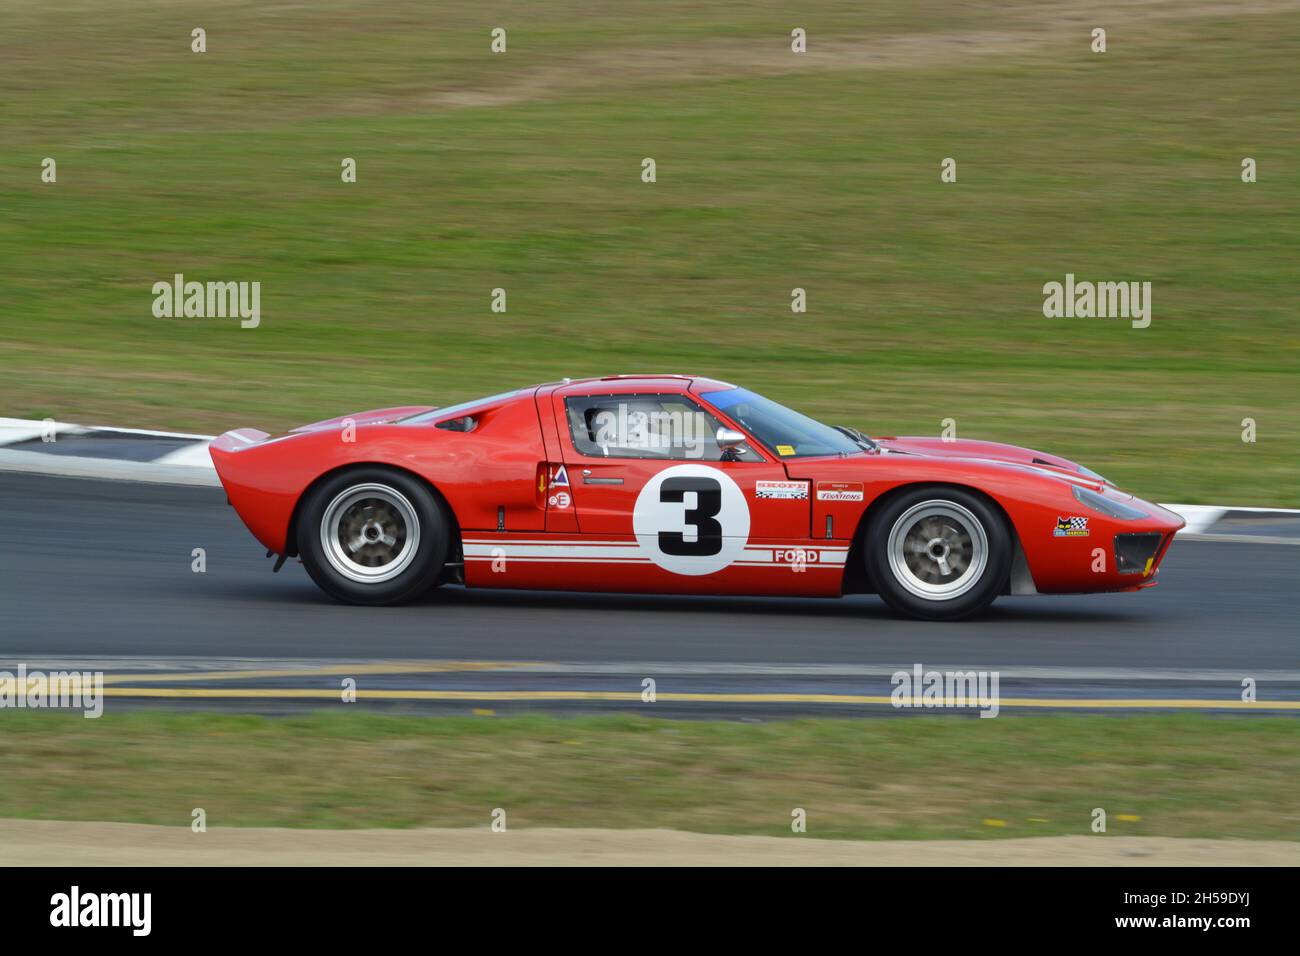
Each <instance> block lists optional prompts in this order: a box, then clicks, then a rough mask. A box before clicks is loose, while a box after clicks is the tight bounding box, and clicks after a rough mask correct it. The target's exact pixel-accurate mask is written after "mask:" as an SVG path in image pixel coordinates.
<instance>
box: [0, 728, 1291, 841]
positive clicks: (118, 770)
mask: <svg viewBox="0 0 1300 956" xmlns="http://www.w3.org/2000/svg"><path fill="white" fill-rule="evenodd" d="M3 722H4V724H3V727H4V733H3V734H0V765H3V766H4V767H5V772H4V773H3V774H0V817H17V818H29V819H49V820H107V821H118V822H132V823H156V824H169V825H173V826H188V825H189V823H190V819H191V817H190V814H191V811H192V810H193V809H194V808H195V807H202V808H203V809H204V810H205V811H206V814H207V821H208V825H209V826H283V827H299V828H302V827H308V828H315V827H329V828H355V827H415V826H425V827H465V826H486V825H487V824H488V823H490V822H491V812H492V810H493V809H495V808H497V807H501V808H503V809H505V810H506V813H507V819H508V823H509V826H510V827H512V828H517V827H541V826H559V827H601V828H629V827H635V828H643V829H644V828H652V827H653V828H661V827H662V828H669V829H677V830H691V831H698V832H712V833H755V834H768V835H772V836H780V835H783V834H785V835H788V834H790V832H791V830H790V822H791V811H792V810H793V809H794V808H796V807H801V808H803V809H804V810H805V811H806V813H807V820H808V833H809V835H811V836H819V837H835V838H854V839H859V838H861V839H938V838H983V837H1024V836H1055V835H1087V834H1089V833H1091V829H1090V826H1091V822H1092V811H1093V809H1094V808H1096V807H1101V808H1103V809H1104V810H1106V812H1107V815H1108V829H1107V832H1108V833H1111V834H1120V835H1128V836H1137V835H1143V836H1177V837H1214V838H1222V837H1236V838H1247V839H1266V838H1267V839H1284V840H1300V807H1298V806H1297V802H1296V798H1295V780H1296V776H1297V774H1298V773H1300V752H1297V749H1296V747H1295V734H1296V729H1295V724H1294V723H1293V722H1292V721H1290V720H1285V719H1279V720H1267V719H1263V720H1260V719H1253V718H1250V719H1234V718H1221V719H1215V718H1209V717H1202V716H1196V715H1178V716H1167V717H1166V716H1138V717H1130V718H1124V719H1116V718H1111V717H1103V716H1017V717H1014V718H1005V719H998V720H979V719H969V720H967V719H961V718H956V719H954V718H947V717H935V718H928V717H920V718H911V719H888V718H881V719H876V720H865V721H863V720H837V719H821V720H798V721H775V722H771V723H763V724H752V723H750V724H747V723H739V722H713V721H672V722H666V721H658V720H652V719H647V718H633V717H582V718H555V717H543V716H533V717H510V718H469V717H466V718H436V717H394V716H381V715H375V714H367V713H361V712H355V713H348V714H337V713H335V714H326V713H318V714H314V715H309V716H299V717H279V718H266V717H255V716H237V715H215V714H199V713H187V714H166V713H159V712H141V711H136V712H127V713H115V712H111V711H110V712H109V713H106V714H105V715H104V716H103V717H101V718H100V719H98V720H86V719H84V718H82V717H81V716H80V715H79V714H77V715H67V714H49V713H33V712H30V711H28V712H18V711H9V712H6V713H5V714H4V715H3ZM1121 816H1123V817H1125V818H1136V819H1120V817H1121Z"/></svg>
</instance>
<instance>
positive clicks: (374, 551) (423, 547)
mask: <svg viewBox="0 0 1300 956" xmlns="http://www.w3.org/2000/svg"><path fill="white" fill-rule="evenodd" d="M450 526H451V522H450V520H449V518H448V515H447V511H446V506H445V505H443V503H442V502H441V500H439V498H438V497H437V495H436V494H435V493H434V492H433V491H432V489H430V488H429V486H428V485H426V484H425V483H424V482H422V481H420V480H419V479H418V478H415V477H413V476H411V475H408V474H405V473H403V472H400V471H394V470H392V469H388V468H379V467H374V468H356V469H352V470H350V471H346V472H343V473H341V474H338V475H335V476H333V477H330V478H327V479H325V480H324V481H322V482H321V483H320V484H319V485H317V486H316V487H315V488H313V489H312V490H311V491H309V492H308V493H307V497H306V498H304V499H303V502H302V508H301V510H300V512H299V515H298V553H299V554H300V555H301V557H302V563H303V566H304V567H305V568H306V569H307V573H308V574H310V575H311V578H312V580H313V581H315V582H316V584H317V585H318V586H319V587H320V588H321V590H323V591H325V592H326V593H327V594H329V595H331V596H333V597H335V598H338V599H339V600H340V601H347V602H349V603H351V604H398V603H401V602H402V601H406V600H409V599H411V598H413V597H416V596H418V595H419V594H421V593H422V592H424V591H425V590H427V589H428V588H429V587H430V586H431V585H433V583H434V582H435V581H436V580H437V578H438V575H439V573H440V572H441V571H442V566H443V563H444V562H445V561H446V559H447V547H448V541H449V539H450V530H449V529H450Z"/></svg>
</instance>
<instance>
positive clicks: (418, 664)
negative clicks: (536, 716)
mask: <svg viewBox="0 0 1300 956" xmlns="http://www.w3.org/2000/svg"><path fill="white" fill-rule="evenodd" d="M536 666H537V665H536V664H534V663H532V662H531V661H390V662H389V663H386V664H384V663H376V664H327V665H324V666H322V667H301V668H290V669H282V670H276V669H274V668H266V669H263V670H244V671H175V672H169V673H165V674H164V673H145V674H105V675H104V683H105V684H145V683H149V684H155V683H163V682H166V681H191V680H196V681H197V680H258V679H261V678H265V677H316V676H321V677H331V676H338V675H339V674H342V675H344V676H351V675H353V674H444V673H453V672H457V671H492V670H520V669H523V668H528V667H536Z"/></svg>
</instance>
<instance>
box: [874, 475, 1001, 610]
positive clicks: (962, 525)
mask: <svg viewBox="0 0 1300 956" xmlns="http://www.w3.org/2000/svg"><path fill="white" fill-rule="evenodd" d="M988 561H989V540H988V535H987V534H986V533H985V531H984V525H982V524H981V523H980V521H979V519H978V518H976V517H975V516H974V515H973V514H971V513H970V512H969V511H967V510H966V509H965V508H963V507H962V506H961V505H959V504H956V503H954V502H951V501H944V500H943V499H939V498H936V499H934V500H931V501H922V502H921V503H920V504H916V505H913V506H912V507H911V508H908V509H907V510H906V511H905V512H903V513H902V514H901V515H900V516H899V518H898V520H897V521H895V522H894V527H893V528H892V529H891V530H890V532H889V570H890V571H891V572H892V573H893V575H894V578H895V580H897V581H898V583H899V584H901V585H902V586H903V587H904V588H906V589H907V590H908V591H910V592H911V593H912V594H915V595H916V596H917V597H919V598H924V599H925V600H927V601H948V600H951V599H952V598H955V597H960V596H961V595H963V594H965V593H966V592H967V591H969V590H970V589H971V588H973V587H974V586H975V585H976V584H978V583H979V580H980V578H981V577H983V575H984V569H985V567H987V565H988Z"/></svg>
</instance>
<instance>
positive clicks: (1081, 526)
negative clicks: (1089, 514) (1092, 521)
mask: <svg viewBox="0 0 1300 956" xmlns="http://www.w3.org/2000/svg"><path fill="white" fill-rule="evenodd" d="M1052 537H1054V538H1086V537H1088V519H1087V518H1080V517H1078V516H1076V515H1071V516H1070V517H1068V518H1062V517H1061V516H1060V515H1057V516H1056V528H1055V529H1054V530H1053V531H1052Z"/></svg>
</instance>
